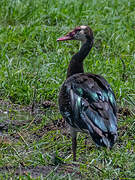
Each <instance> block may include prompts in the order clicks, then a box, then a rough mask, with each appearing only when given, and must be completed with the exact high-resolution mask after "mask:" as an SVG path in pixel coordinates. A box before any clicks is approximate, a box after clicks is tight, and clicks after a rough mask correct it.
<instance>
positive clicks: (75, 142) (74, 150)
mask: <svg viewBox="0 0 135 180" xmlns="http://www.w3.org/2000/svg"><path fill="white" fill-rule="evenodd" d="M76 147H77V141H76V137H72V151H73V161H76Z"/></svg>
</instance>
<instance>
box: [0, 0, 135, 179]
mask: <svg viewBox="0 0 135 180" xmlns="http://www.w3.org/2000/svg"><path fill="white" fill-rule="evenodd" d="M78 25H89V26H90V27H91V28H92V29H93V31H94V37H95V43H94V47H93V49H92V50H91V52H90V54H89V55H88V57H87V58H86V60H85V63H84V66H85V71H86V72H92V73H97V74H101V75H103V76H104V77H105V78H106V79H107V80H108V82H109V83H110V84H111V87H112V89H113V90H114V92H115V94H116V98H117V103H118V107H119V114H118V117H119V122H118V126H119V138H118V142H117V143H116V145H115V146H114V148H113V149H112V150H111V151H109V152H108V151H106V150H105V149H102V150H98V149H97V148H96V147H95V145H93V144H91V141H90V142H89V143H88V144H87V145H85V144H84V141H85V136H84V135H82V134H80V135H79V136H78V149H77V159H78V161H77V163H75V164H73V162H72V155H71V154H72V151H71V140H70V136H69V132H68V129H67V127H65V126H64V127H61V128H60V127H59V128H54V126H55V124H56V123H55V122H58V121H59V120H61V115H60V113H59V110H58V105H57V99H58V93H59V89H60V86H61V84H62V82H63V81H64V79H65V77H66V70H67V67H68V64H69V61H70V59H71V57H72V55H73V54H74V53H75V52H77V51H78V49H79V44H78V43H77V42H66V43H65V42H63V43H58V42H56V40H57V38H58V37H60V36H62V35H64V34H66V33H67V32H69V31H70V30H71V29H73V28H74V27H76V26H78ZM0 95H1V96H0V97H1V104H2V103H3V102H6V104H8V118H9V119H10V122H11V121H12V123H8V128H6V132H4V133H5V134H4V136H3V133H2V135H1V138H0V179H2V178H3V179H9V177H10V178H11V177H12V178H16V179H19V178H20V179H34V178H36V179H81V178H82V179H134V178H135V1H134V0H121V1H118V0H114V1H112V0H108V1H105V0H89V1H81V0H61V1H58V0H49V1H48V0H27V1H26V0H1V1H0ZM46 100H48V102H50V101H53V102H55V107H51V105H50V108H47V109H45V110H43V109H42V113H41V111H38V112H37V114H36V115H34V117H33V116H30V118H31V122H30V123H28V122H29V121H28V122H27V121H26V122H27V124H26V123H24V124H23V125H22V124H21V125H18V126H16V124H15V126H13V122H14V120H16V121H18V122H19V120H18V119H17V117H16V114H17V113H18V111H19V110H18V108H17V111H15V107H16V106H14V104H19V105H20V106H17V107H19V108H23V110H24V112H26V111H27V110H26V109H27V108H26V106H27V107H28V106H31V105H34V106H37V104H38V105H39V104H42V103H43V102H44V101H46ZM0 112H1V120H0V121H1V122H2V123H3V119H2V117H3V112H4V110H3V106H2V107H1V111H0ZM35 119H36V120H35ZM28 120H30V119H29V118H28ZM48 124H49V125H48ZM52 124H53V125H54V126H53V125H52ZM57 126H58V125H57ZM46 127H49V128H48V129H49V130H48V129H47V128H46ZM46 129H47V130H46ZM0 132H1V131H0ZM54 154H55V155H54ZM47 168H49V169H47ZM34 172H37V174H36V175H35V174H34Z"/></svg>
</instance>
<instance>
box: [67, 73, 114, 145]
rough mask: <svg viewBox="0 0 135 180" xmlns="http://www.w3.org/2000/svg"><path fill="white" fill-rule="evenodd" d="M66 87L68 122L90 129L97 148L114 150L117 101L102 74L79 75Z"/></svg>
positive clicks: (70, 80)
mask: <svg viewBox="0 0 135 180" xmlns="http://www.w3.org/2000/svg"><path fill="white" fill-rule="evenodd" d="M65 86H66V92H67V93H68V96H69V100H70V107H71V111H70V112H67V117H66V119H67V120H68V123H69V124H70V125H71V126H73V127H75V128H79V129H81V130H88V131H89V133H90V135H91V136H92V138H93V140H94V141H95V143H96V144H97V145H101V146H107V147H112V145H113V144H114V142H115V141H116V137H117V117H116V100H115V96H114V93H113V91H112V89H111V88H110V85H109V84H108V83H107V81H106V80H105V79H104V78H103V77H102V76H99V75H93V74H78V75H74V76H72V79H70V78H69V79H67V81H66V82H65ZM69 117H70V120H69Z"/></svg>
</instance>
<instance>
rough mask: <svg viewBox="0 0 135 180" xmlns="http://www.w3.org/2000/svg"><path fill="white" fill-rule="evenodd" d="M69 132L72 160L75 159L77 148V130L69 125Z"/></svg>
mask: <svg viewBox="0 0 135 180" xmlns="http://www.w3.org/2000/svg"><path fill="white" fill-rule="evenodd" d="M70 133H71V136H72V151H73V161H76V148H77V140H76V137H77V132H76V131H75V129H74V128H72V127H71V126H70Z"/></svg>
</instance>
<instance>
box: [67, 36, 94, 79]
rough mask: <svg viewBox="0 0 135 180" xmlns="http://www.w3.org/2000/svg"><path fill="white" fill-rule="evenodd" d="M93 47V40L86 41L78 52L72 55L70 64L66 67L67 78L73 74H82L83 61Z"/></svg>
mask: <svg viewBox="0 0 135 180" xmlns="http://www.w3.org/2000/svg"><path fill="white" fill-rule="evenodd" d="M92 46H93V40H91V39H87V41H86V42H85V43H84V44H83V45H82V47H81V49H80V51H79V52H77V53H76V54H75V55H73V57H72V59H71V61H70V64H69V66H68V71H67V78H68V77H70V76H72V75H73V74H77V73H83V72H84V70H83V60H84V59H85V57H86V56H87V55H88V53H89V52H90V50H91V48H92Z"/></svg>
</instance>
